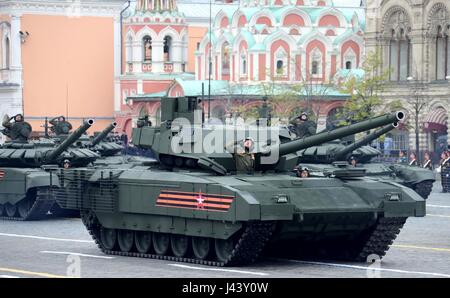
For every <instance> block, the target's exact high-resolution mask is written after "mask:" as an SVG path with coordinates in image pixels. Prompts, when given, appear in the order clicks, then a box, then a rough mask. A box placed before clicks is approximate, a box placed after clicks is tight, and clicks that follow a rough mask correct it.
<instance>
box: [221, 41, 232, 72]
mask: <svg viewBox="0 0 450 298" xmlns="http://www.w3.org/2000/svg"><path fill="white" fill-rule="evenodd" d="M221 60H222V74H224V75H229V74H230V47H229V44H228V42H224V43H223V45H222V53H221Z"/></svg>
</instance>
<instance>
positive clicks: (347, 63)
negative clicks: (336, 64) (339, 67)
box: [345, 61, 352, 69]
mask: <svg viewBox="0 0 450 298" xmlns="http://www.w3.org/2000/svg"><path fill="white" fill-rule="evenodd" d="M345 69H352V61H347V62H345Z"/></svg>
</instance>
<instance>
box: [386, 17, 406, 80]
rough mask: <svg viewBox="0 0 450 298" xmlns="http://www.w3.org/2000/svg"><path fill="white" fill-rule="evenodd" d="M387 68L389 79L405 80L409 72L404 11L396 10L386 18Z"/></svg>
mask: <svg viewBox="0 0 450 298" xmlns="http://www.w3.org/2000/svg"><path fill="white" fill-rule="evenodd" d="M386 26H387V27H388V29H389V31H387V32H388V34H389V35H388V39H389V68H390V69H391V73H390V80H391V81H406V79H407V78H408V77H409V75H410V72H411V40H410V38H409V36H408V32H409V31H410V26H409V23H408V17H407V15H406V13H405V12H404V11H401V10H399V11H396V12H394V13H392V15H391V16H390V17H389V18H388V19H387V23H386Z"/></svg>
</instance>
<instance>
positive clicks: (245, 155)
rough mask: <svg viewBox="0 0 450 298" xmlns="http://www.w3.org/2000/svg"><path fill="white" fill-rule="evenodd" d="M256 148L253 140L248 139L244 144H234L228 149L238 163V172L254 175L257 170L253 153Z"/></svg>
mask: <svg viewBox="0 0 450 298" xmlns="http://www.w3.org/2000/svg"><path fill="white" fill-rule="evenodd" d="M253 148H254V144H253V139H251V138H246V139H244V140H243V141H242V142H240V144H239V143H236V142H233V143H232V144H229V145H228V146H227V147H226V149H227V150H228V151H229V152H232V153H233V158H234V161H235V163H236V171H238V172H247V173H252V172H253V171H254V169H255V154H253V153H252V150H253Z"/></svg>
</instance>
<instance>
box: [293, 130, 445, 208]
mask: <svg viewBox="0 0 450 298" xmlns="http://www.w3.org/2000/svg"><path fill="white" fill-rule="evenodd" d="M397 126H398V125H397V124H394V125H387V126H385V127H383V128H380V129H378V130H376V131H374V132H373V133H371V134H369V135H366V136H365V137H363V138H361V139H360V140H358V141H354V142H353V143H350V144H344V143H343V142H341V141H339V140H335V141H333V142H329V143H326V144H322V145H319V146H312V147H309V148H306V149H303V150H301V151H300V152H298V155H299V160H298V161H299V164H300V166H301V167H307V168H308V169H310V170H311V171H313V172H316V173H317V172H323V171H326V169H327V164H332V163H333V162H340V161H348V160H349V159H350V158H354V159H355V161H357V167H362V168H364V169H365V170H366V175H367V176H372V177H380V178H385V179H389V180H391V181H394V182H397V183H400V184H403V185H405V186H407V187H409V188H412V189H413V190H415V191H416V192H417V193H418V194H420V195H421V196H422V197H423V198H424V199H427V198H428V196H429V195H430V193H431V191H432V188H433V183H434V182H435V181H436V177H435V174H434V173H433V171H430V170H428V169H424V168H421V167H415V166H414V167H413V166H408V165H402V164H383V163H373V162H371V160H372V159H373V158H374V157H377V156H379V155H381V152H380V151H379V150H377V149H375V148H373V147H371V146H368V144H370V143H371V142H372V141H374V140H376V139H377V138H379V137H380V136H382V135H384V134H386V133H388V132H389V131H391V130H393V129H394V128H396V127H397Z"/></svg>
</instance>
